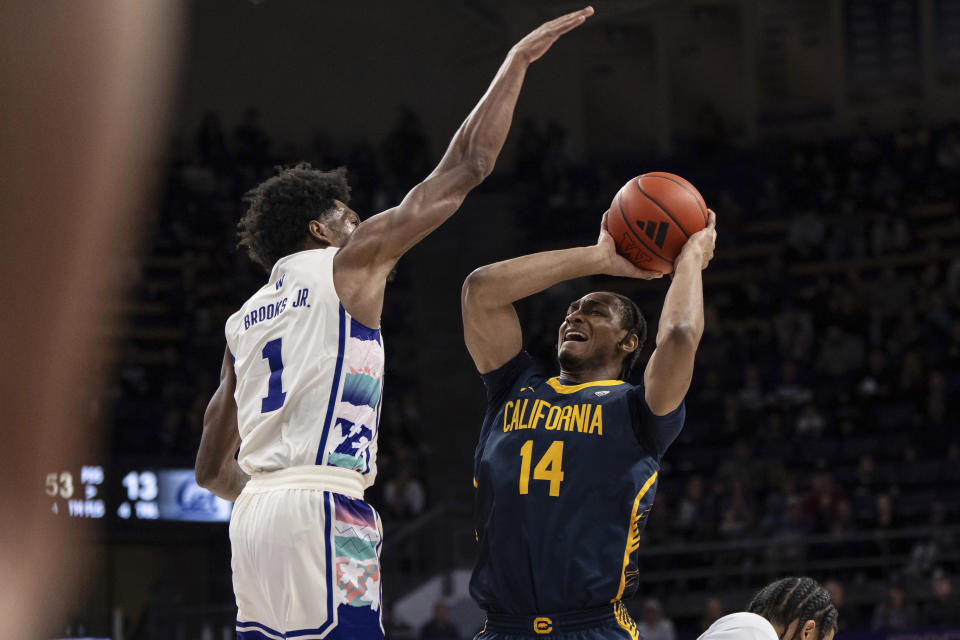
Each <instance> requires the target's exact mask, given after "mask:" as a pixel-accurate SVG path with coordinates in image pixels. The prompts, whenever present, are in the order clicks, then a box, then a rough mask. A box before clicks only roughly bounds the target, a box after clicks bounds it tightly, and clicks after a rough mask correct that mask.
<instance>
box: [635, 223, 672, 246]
mask: <svg viewBox="0 0 960 640" xmlns="http://www.w3.org/2000/svg"><path fill="white" fill-rule="evenodd" d="M637 227H639V228H640V231H643V232H644V233H645V234H646V236H647V237H648V238H650V239H651V240H653V243H654V244H655V245H657V248H659V249H663V243H664V242H665V241H666V239H667V229H669V228H670V223H669V222H667V221H666V220H661V221H660V222H659V223H658V222H657V221H656V220H646V221H644V220H637Z"/></svg>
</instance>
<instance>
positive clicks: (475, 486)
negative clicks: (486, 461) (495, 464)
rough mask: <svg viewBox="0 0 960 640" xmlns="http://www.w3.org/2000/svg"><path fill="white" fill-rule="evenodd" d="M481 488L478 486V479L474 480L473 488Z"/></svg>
mask: <svg viewBox="0 0 960 640" xmlns="http://www.w3.org/2000/svg"><path fill="white" fill-rule="evenodd" d="M479 486H480V485H478V484H477V479H476V478H474V479H473V488H474V489H476V488H477V487H479Z"/></svg>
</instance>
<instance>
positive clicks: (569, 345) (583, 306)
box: [557, 293, 627, 369]
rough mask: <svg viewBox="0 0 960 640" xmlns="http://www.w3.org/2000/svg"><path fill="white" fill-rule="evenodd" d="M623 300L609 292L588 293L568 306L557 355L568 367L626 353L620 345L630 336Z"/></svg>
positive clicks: (603, 361)
mask: <svg viewBox="0 0 960 640" xmlns="http://www.w3.org/2000/svg"><path fill="white" fill-rule="evenodd" d="M621 321H622V320H621V317H620V306H619V302H618V301H617V299H616V298H614V297H613V296H611V295H609V294H606V293H588V294H587V295H585V296H583V297H582V298H580V299H579V300H575V301H573V302H572V303H570V306H569V307H567V313H566V317H565V319H564V321H563V324H561V325H560V333H559V334H558V336H557V359H559V360H560V365H561V366H562V367H564V368H565V369H583V368H587V367H591V366H595V365H600V364H603V363H606V362H609V361H610V360H617V359H620V358H622V357H623V353H622V351H620V350H619V348H618V345H619V343H620V341H621V340H623V338H624V337H625V336H626V334H627V331H626V329H623V328H621V324H620V323H621Z"/></svg>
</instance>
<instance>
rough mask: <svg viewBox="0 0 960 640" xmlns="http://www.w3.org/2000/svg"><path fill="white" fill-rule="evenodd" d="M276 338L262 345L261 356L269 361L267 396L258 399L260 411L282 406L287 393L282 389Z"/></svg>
mask: <svg viewBox="0 0 960 640" xmlns="http://www.w3.org/2000/svg"><path fill="white" fill-rule="evenodd" d="M282 339H283V338H276V339H275V340H271V341H270V342H268V343H267V344H265V345H263V357H264V358H266V359H267V362H269V363H270V382H269V383H268V384H267V397H266V398H264V399H263V400H261V401H260V413H269V412H271V411H276V410H277V409H279V408H280V407H282V406H283V401H284V400H286V399H287V393H286V392H285V391H284V390H283V386H282V380H281V377H282V376H283V358H281V357H280V341H281V340H282Z"/></svg>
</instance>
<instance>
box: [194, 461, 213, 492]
mask: <svg viewBox="0 0 960 640" xmlns="http://www.w3.org/2000/svg"><path fill="white" fill-rule="evenodd" d="M193 475H194V478H195V479H196V481H197V484H198V485H200V486H201V487H203V488H204V489H210V488H211V487H212V486H213V485H214V484H215V483H216V480H217V468H216V466H215V465H213V464H211V463H210V461H209V460H207V459H206V457H205V456H203V455H202V454H200V455H198V456H197V462H196V464H195V465H194V467H193Z"/></svg>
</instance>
